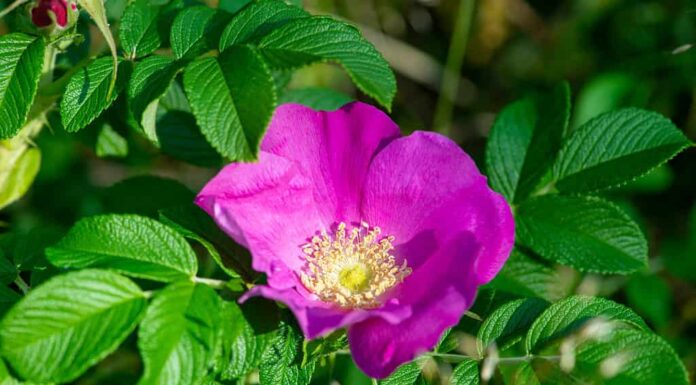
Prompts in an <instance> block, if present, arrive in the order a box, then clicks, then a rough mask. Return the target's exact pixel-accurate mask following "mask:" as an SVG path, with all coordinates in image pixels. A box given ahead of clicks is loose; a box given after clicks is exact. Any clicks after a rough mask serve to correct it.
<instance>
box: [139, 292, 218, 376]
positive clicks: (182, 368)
mask: <svg viewBox="0 0 696 385" xmlns="http://www.w3.org/2000/svg"><path fill="white" fill-rule="evenodd" d="M219 309H220V298H219V297H218V296H217V294H216V293H215V291H213V289H211V288H209V287H207V286H202V285H201V286H195V285H194V284H193V283H192V282H186V281H182V282H177V283H173V284H171V285H170V286H167V287H166V288H165V289H163V290H162V291H161V292H159V293H157V294H156V295H155V298H154V299H153V300H152V303H151V304H150V307H149V308H148V310H147V314H146V315H145V318H144V319H143V322H142V324H141V325H140V330H139V331H138V337H139V338H138V348H139V350H140V353H141V355H142V357H143V362H144V365H145V371H144V374H143V378H142V379H141V380H140V382H138V385H194V384H196V383H197V382H198V381H199V380H200V379H201V378H202V377H203V376H204V375H205V373H206V371H207V370H208V368H209V367H210V366H211V365H212V363H213V358H214V356H215V351H216V344H217V337H218V333H219V332H220V321H221V319H220V313H219Z"/></svg>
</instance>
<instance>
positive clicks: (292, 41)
mask: <svg viewBox="0 0 696 385" xmlns="http://www.w3.org/2000/svg"><path fill="white" fill-rule="evenodd" d="M258 47H259V49H260V51H261V53H262V54H263V55H264V57H265V58H266V60H267V62H268V63H269V65H270V66H271V68H277V69H288V68H297V67H301V66H304V65H307V64H310V63H314V62H318V61H330V62H337V63H338V64H340V65H341V66H342V67H343V68H344V69H345V70H346V72H347V73H348V75H349V76H350V78H351V79H352V80H353V82H355V84H356V85H357V86H358V88H360V90H361V91H363V92H364V93H365V94H367V95H368V96H370V97H372V98H374V99H375V100H377V101H378V102H379V104H381V105H382V106H384V107H385V108H387V109H391V104H392V100H393V99H394V95H395V94H396V79H395V77H394V73H393V72H392V71H391V69H390V68H389V64H387V62H386V61H385V60H384V58H383V57H382V54H380V53H379V51H377V50H376V49H375V47H374V46H372V44H370V43H369V42H367V40H365V39H364V38H363V37H362V35H361V34H360V31H358V29H356V28H355V27H353V26H351V25H348V24H346V23H343V22H340V21H337V20H334V19H331V18H328V17H311V18H300V19H294V20H292V21H290V22H289V23H287V24H285V25H283V26H282V27H280V28H277V29H274V30H273V32H271V33H269V34H268V35H266V36H264V37H263V38H262V39H261V40H260V41H259V43H258Z"/></svg>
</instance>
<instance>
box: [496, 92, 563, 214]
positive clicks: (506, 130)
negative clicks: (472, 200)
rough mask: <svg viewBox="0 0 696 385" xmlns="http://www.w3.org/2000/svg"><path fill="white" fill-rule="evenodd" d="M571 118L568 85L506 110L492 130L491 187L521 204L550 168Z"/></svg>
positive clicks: (523, 101) (529, 98)
mask: <svg viewBox="0 0 696 385" xmlns="http://www.w3.org/2000/svg"><path fill="white" fill-rule="evenodd" d="M569 116H570V88H569V87H568V84H567V83H562V84H560V85H558V86H556V87H554V88H553V89H552V90H551V91H549V92H547V93H544V94H539V95H536V96H534V97H528V98H525V99H522V100H519V101H517V102H515V103H513V104H511V105H509V106H508V107H506V108H505V109H504V110H503V111H502V112H501V113H500V115H499V116H498V117H497V119H496V121H495V123H494V124H493V127H492V128H491V134H490V138H489V140H488V144H487V148H486V169H487V170H488V173H489V175H490V178H491V179H490V180H491V186H492V187H493V189H494V190H496V191H499V192H500V193H501V194H503V195H504V196H505V198H507V199H508V201H510V202H521V201H522V200H524V198H526V197H527V196H529V194H530V193H532V192H533V191H534V190H535V189H536V188H537V187H538V185H539V183H540V182H542V179H543V178H544V176H545V175H546V173H547V172H548V170H549V169H550V168H551V165H552V164H553V160H554V159H555V157H556V153H557V152H558V150H559V149H560V147H561V140H562V138H563V134H564V133H565V130H566V127H567V126H568V119H569Z"/></svg>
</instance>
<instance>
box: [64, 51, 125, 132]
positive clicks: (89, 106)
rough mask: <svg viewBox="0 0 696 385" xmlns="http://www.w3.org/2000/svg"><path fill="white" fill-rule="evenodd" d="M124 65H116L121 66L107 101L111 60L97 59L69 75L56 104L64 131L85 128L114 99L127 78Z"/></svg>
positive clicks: (111, 67) (111, 73) (111, 72)
mask: <svg viewBox="0 0 696 385" xmlns="http://www.w3.org/2000/svg"><path fill="white" fill-rule="evenodd" d="M124 65H126V63H122V64H121V65H120V66H119V67H122V71H121V77H119V80H118V82H117V83H116V88H115V91H114V92H112V93H111V96H110V97H108V98H107V96H108V95H109V89H110V84H111V77H112V75H113V74H114V73H113V69H114V68H113V64H112V62H111V58H108V57H103V58H100V59H97V60H95V61H93V62H92V63H91V64H90V65H88V66H87V67H86V68H83V69H82V70H80V71H79V72H78V73H76V74H75V75H73V77H72V78H71V79H70V81H69V82H68V84H67V86H66V87H65V94H64V95H63V100H62V101H61V103H60V116H61V121H62V123H63V127H65V130H66V131H68V132H76V131H79V130H81V129H83V128H85V127H86V126H87V125H88V124H90V123H91V122H92V121H93V120H94V119H96V118H97V117H98V116H99V115H101V113H102V112H103V111H104V110H106V109H107V108H108V107H109V106H110V105H111V103H113V101H114V100H116V97H117V96H118V93H119V92H120V90H121V88H122V87H123V85H124V84H125V80H126V78H127V77H128V71H125V68H124Z"/></svg>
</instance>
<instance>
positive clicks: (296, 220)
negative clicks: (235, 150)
mask: <svg viewBox="0 0 696 385" xmlns="http://www.w3.org/2000/svg"><path fill="white" fill-rule="evenodd" d="M196 203H197V204H198V205H199V206H200V207H202V208H203V209H204V210H205V211H206V212H208V213H209V214H210V215H211V216H212V217H213V218H214V219H215V221H216V222H217V224H218V225H219V226H220V227H221V228H222V229H224V230H225V231H226V232H227V234H229V235H230V236H231V237H232V238H234V239H235V241H237V242H238V243H240V244H242V245H244V246H246V247H247V248H249V250H250V251H251V253H252V256H253V267H254V269H256V270H258V271H260V272H263V273H266V275H267V277H268V285H263V286H256V287H254V288H253V289H252V290H251V291H250V292H249V293H247V295H246V296H245V298H246V297H248V296H257V295H260V296H263V297H266V298H270V299H273V300H277V301H281V302H283V303H284V304H286V305H287V306H288V307H289V308H290V310H292V312H293V313H294V315H295V316H296V317H297V320H298V323H299V325H300V327H301V328H302V331H303V332H304V335H305V337H306V338H309V339H312V338H316V337H319V336H322V335H325V334H327V333H330V332H332V331H334V330H336V329H339V328H344V327H345V328H347V329H348V341H349V344H350V348H351V352H352V355H353V359H354V360H355V362H356V364H357V365H358V366H359V367H360V368H361V369H362V370H363V371H364V372H365V373H367V374H368V375H370V376H372V377H377V378H383V377H386V376H388V375H389V374H390V373H391V372H392V371H394V369H395V368H396V367H397V366H399V365H400V364H402V363H405V362H408V361H410V360H412V359H413V358H414V357H415V356H416V355H418V354H420V353H423V352H425V351H427V350H430V349H432V348H433V347H434V346H435V344H436V343H437V341H438V339H439V338H440V335H441V334H442V332H443V331H444V330H445V329H446V328H448V327H451V326H453V325H455V324H457V323H458V321H459V319H460V318H461V316H462V315H463V313H464V312H465V311H466V310H467V309H469V308H470V307H471V305H472V303H473V301H474V297H475V295H476V291H477V289H478V287H479V286H481V285H483V284H485V283H487V282H489V281H490V280H491V279H492V278H493V277H494V276H495V275H496V274H497V273H498V271H499V270H500V269H501V267H502V266H503V264H504V263H505V261H506V260H507V258H508V256H509V253H510V250H511V249H512V246H513V241H514V222H513V217H512V214H511V211H510V207H509V206H508V204H507V203H506V201H505V200H504V198H503V197H502V196H501V195H499V194H497V193H495V192H493V191H492V190H491V189H490V188H489V187H488V185H487V183H486V178H485V177H484V176H483V175H481V173H480V172H479V170H478V169H477V167H476V165H475V164H474V162H473V161H472V159H471V158H470V157H469V156H468V155H467V154H466V153H465V152H464V151H462V150H461V148H460V147H459V146H458V145H457V144H456V143H454V142H453V141H451V140H450V139H448V138H446V137H444V136H442V135H439V134H436V133H432V132H420V131H417V132H415V133H413V134H411V135H409V136H406V137H402V136H401V134H400V132H399V128H398V127H397V126H396V125H395V124H394V122H392V121H391V120H390V119H389V117H388V116H387V115H385V114H384V113H383V112H381V111H380V110H378V109H376V108H374V107H372V106H370V105H367V104H364V103H359V102H355V103H351V104H348V105H346V106H344V107H343V108H341V109H339V110H337V111H333V112H318V111H314V110H312V109H310V108H307V107H303V106H300V105H294V104H286V105H282V106H280V107H279V108H278V109H277V111H276V112H275V115H274V117H273V120H272V122H271V124H270V127H269V129H268V133H267V134H266V136H265V138H264V140H263V142H262V144H261V151H260V154H259V161H258V162H257V163H234V164H230V165H228V166H227V167H225V168H224V169H223V170H222V171H220V173H219V174H218V175H217V176H216V177H215V178H213V179H212V180H211V181H210V182H209V183H208V184H207V185H206V186H205V187H204V188H203V190H202V191H201V192H200V194H199V195H198V197H197V199H196Z"/></svg>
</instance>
